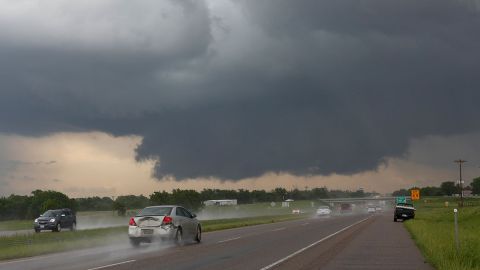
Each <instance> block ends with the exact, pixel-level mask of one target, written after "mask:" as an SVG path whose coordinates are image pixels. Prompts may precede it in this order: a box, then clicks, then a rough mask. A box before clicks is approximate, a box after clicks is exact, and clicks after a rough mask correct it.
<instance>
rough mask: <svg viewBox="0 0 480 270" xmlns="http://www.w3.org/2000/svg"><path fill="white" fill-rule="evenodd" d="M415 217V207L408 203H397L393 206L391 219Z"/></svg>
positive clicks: (395, 220)
mask: <svg viewBox="0 0 480 270" xmlns="http://www.w3.org/2000/svg"><path fill="white" fill-rule="evenodd" d="M411 218H412V219H413V218H415V208H414V207H413V205H412V204H410V203H398V204H397V205H396V206H395V212H394V214H393V221H394V222H397V220H398V219H401V220H407V219H411Z"/></svg>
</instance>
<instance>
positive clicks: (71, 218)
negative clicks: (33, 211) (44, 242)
mask: <svg viewBox="0 0 480 270" xmlns="http://www.w3.org/2000/svg"><path fill="white" fill-rule="evenodd" d="M64 228H69V229H70V230H72V231H74V230H75V229H76V228H77V217H76V216H75V215H74V214H73V212H72V210H70V209H67V208H64V209H55V210H48V211H46V212H45V213H43V214H42V215H40V217H38V218H36V219H35V222H34V223H33V229H34V230H35V232H37V233H38V232H40V231H42V230H51V231H53V232H59V231H61V230H62V229H64Z"/></svg>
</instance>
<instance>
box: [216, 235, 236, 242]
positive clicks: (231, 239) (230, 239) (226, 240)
mask: <svg viewBox="0 0 480 270" xmlns="http://www.w3.org/2000/svg"><path fill="white" fill-rule="evenodd" d="M240 238H242V237H240V236H239V237H234V238H229V239H225V240H222V241H218V242H217V243H225V242H228V241H233V240H237V239H240Z"/></svg>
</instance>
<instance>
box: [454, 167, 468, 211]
mask: <svg viewBox="0 0 480 270" xmlns="http://www.w3.org/2000/svg"><path fill="white" fill-rule="evenodd" d="M453 162H455V163H458V168H459V169H460V207H463V180H462V164H463V163H465V162H467V161H466V160H463V159H457V160H454V161H453Z"/></svg>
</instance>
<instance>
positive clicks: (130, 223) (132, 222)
mask: <svg viewBox="0 0 480 270" xmlns="http://www.w3.org/2000/svg"><path fill="white" fill-rule="evenodd" d="M128 225H130V226H137V223H136V222H135V219H134V218H133V217H131V218H130V222H128Z"/></svg>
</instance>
